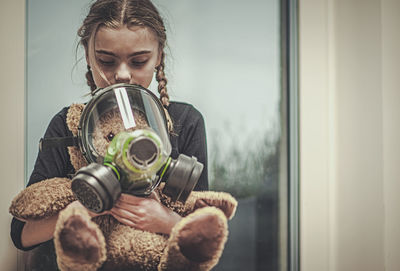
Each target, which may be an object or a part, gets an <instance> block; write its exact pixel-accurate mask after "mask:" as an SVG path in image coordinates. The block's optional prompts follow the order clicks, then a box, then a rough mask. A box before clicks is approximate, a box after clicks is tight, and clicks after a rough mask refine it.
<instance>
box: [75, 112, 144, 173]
mask: <svg viewBox="0 0 400 271" xmlns="http://www.w3.org/2000/svg"><path fill="white" fill-rule="evenodd" d="M84 107H85V106H84V105H83V104H73V105H71V107H70V109H69V110H68V114H67V125H68V128H69V129H70V130H71V132H72V134H73V135H74V136H77V135H78V127H79V121H80V118H81V115H82V112H83V110H84ZM134 115H135V123H136V126H135V127H134V128H130V129H128V130H131V131H132V130H135V129H143V128H145V127H148V124H147V121H146V118H145V116H144V114H143V113H141V112H139V111H137V110H134ZM124 130H126V129H125V128H124V124H123V120H122V117H121V114H120V112H119V110H118V109H117V108H114V109H111V110H109V111H107V112H105V113H103V114H102V115H101V116H100V117H99V118H98V119H97V121H96V123H95V129H94V132H93V135H92V138H93V139H92V142H93V147H94V148H95V149H96V151H97V153H98V154H99V155H101V156H103V157H104V155H105V154H106V151H107V148H108V146H109V144H110V142H111V140H112V139H113V138H114V137H115V136H116V135H117V134H118V133H120V132H121V131H124ZM68 152H69V154H70V159H71V164H72V166H73V167H74V169H75V171H78V170H79V169H81V168H82V167H84V166H87V165H88V162H87V161H86V159H85V157H84V156H83V155H82V152H81V151H80V149H79V147H76V146H74V147H68Z"/></svg>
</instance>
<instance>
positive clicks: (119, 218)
mask: <svg viewBox="0 0 400 271" xmlns="http://www.w3.org/2000/svg"><path fill="white" fill-rule="evenodd" d="M111 215H112V216H113V217H114V218H115V219H116V220H118V221H119V222H120V223H122V224H125V225H127V226H130V227H132V228H134V227H135V223H134V222H132V221H131V220H129V219H126V218H123V217H121V216H119V215H117V214H115V213H113V212H112V213H111Z"/></svg>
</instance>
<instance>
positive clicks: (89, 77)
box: [86, 65, 97, 92]
mask: <svg viewBox="0 0 400 271" xmlns="http://www.w3.org/2000/svg"><path fill="white" fill-rule="evenodd" d="M87 69H88V71H87V72H86V82H87V84H88V86H89V87H90V90H91V92H93V91H94V90H95V89H96V88H97V87H96V84H95V83H94V79H93V74H92V70H91V69H90V66H89V65H87Z"/></svg>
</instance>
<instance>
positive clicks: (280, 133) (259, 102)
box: [26, 0, 298, 270]
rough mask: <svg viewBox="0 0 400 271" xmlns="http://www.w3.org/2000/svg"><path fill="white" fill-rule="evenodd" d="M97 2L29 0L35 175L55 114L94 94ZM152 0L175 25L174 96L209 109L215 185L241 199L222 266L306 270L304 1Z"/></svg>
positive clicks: (170, 75) (30, 136)
mask: <svg viewBox="0 0 400 271" xmlns="http://www.w3.org/2000/svg"><path fill="white" fill-rule="evenodd" d="M90 2H91V1H81V0H74V1H67V2H59V1H58V2H55V1H52V0H37V1H27V5H28V9H27V13H28V24H27V27H28V32H27V51H28V52H27V55H28V60H27V78H28V81H27V169H26V171H27V178H28V176H29V175H30V173H31V171H32V168H33V164H34V159H35V158H36V155H37V151H36V150H37V142H38V140H39V138H40V137H41V136H43V132H44V131H45V128H46V126H47V124H48V122H49V120H50V118H51V117H52V116H53V115H54V114H55V113H56V112H57V111H58V110H60V109H61V108H62V107H63V106H68V105H69V104H71V103H73V102H81V101H84V100H87V97H84V95H85V94H86V93H87V92H88V87H87V86H86V84H85V79H84V73H85V69H86V66H85V63H84V59H81V61H78V62H77V61H76V58H75V48H76V43H77V38H76V31H77V29H78V27H79V25H80V23H81V21H82V19H83V16H84V15H85V14H86V12H87V8H88V5H89V3H90ZM154 3H155V4H156V6H157V7H158V8H159V10H160V12H161V14H162V15H163V17H164V18H165V22H166V25H167V36H168V45H169V48H168V49H167V52H166V53H167V59H166V76H167V79H168V85H167V86H168V91H169V94H170V97H171V100H175V101H184V102H188V103H191V104H193V105H194V106H195V107H196V108H197V109H198V110H199V111H200V112H201V113H202V114H203V116H204V118H205V122H206V128H207V141H208V157H209V178H210V179H209V180H210V188H211V189H212V190H219V191H227V192H230V193H231V194H233V195H234V196H235V197H236V198H237V199H238V201H239V206H238V209H237V212H236V215H235V217H234V218H233V220H232V221H230V222H229V230H230V235H229V238H228V242H227V244H226V246H225V250H224V254H223V256H222V258H221V260H220V262H219V264H218V265H217V266H216V267H215V269H214V270H298V266H297V261H298V260H297V254H298V252H297V225H298V224H297V196H296V195H297V190H296V189H297V188H296V187H297V183H296V180H297V167H296V165H297V160H296V153H297V152H296V148H297V143H296V142H297V141H296V140H297V132H296V130H297V126H296V125H297V123H296V116H297V115H296V114H297V106H296V95H295V94H296V69H295V67H296V60H295V56H296V53H295V49H296V39H295V30H296V24H295V22H296V21H295V18H296V1H294V0H293V1H292V0H282V1H279V0H265V1H261V0H252V1H239V0H218V1H215V0H203V1H194V0H193V1H189V0H186V1H183V0H169V1H162V0H154ZM44 7H45V8H44ZM49 10H52V11H51V12H49ZM49 22H51V23H49ZM60 29H63V30H62V31H60ZM82 57H83V52H82V50H78V60H79V59H80V58H82ZM76 62H77V64H76ZM44 74H45V75H46V76H44ZM150 89H152V90H156V84H153V83H152V85H151V86H150ZM43 97H46V99H47V100H51V101H53V102H52V103H46V106H43V104H42V103H43Z"/></svg>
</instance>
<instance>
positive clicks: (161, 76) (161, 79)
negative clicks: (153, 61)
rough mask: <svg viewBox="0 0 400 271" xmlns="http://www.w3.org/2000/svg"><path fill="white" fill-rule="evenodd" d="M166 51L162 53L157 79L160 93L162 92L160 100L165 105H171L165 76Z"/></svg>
mask: <svg viewBox="0 0 400 271" xmlns="http://www.w3.org/2000/svg"><path fill="white" fill-rule="evenodd" d="M164 58H165V55H164V52H162V53H161V62H160V65H158V66H157V73H156V80H157V82H158V93H160V100H161V103H162V104H163V105H164V106H168V105H169V95H168V92H167V82H168V81H167V78H166V77H165V72H164V67H165V64H164Z"/></svg>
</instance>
